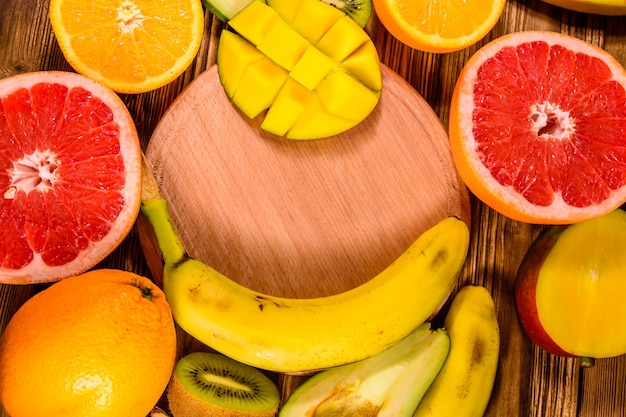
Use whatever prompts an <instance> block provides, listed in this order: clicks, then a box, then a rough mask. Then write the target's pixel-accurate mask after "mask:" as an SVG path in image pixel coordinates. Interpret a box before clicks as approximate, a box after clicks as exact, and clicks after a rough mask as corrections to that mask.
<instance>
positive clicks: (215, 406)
mask: <svg viewBox="0 0 626 417" xmlns="http://www.w3.org/2000/svg"><path fill="white" fill-rule="evenodd" d="M167 398H168V402H169V406H170V411H171V413H172V415H173V416H174V417H195V416H210V415H215V416H218V415H219V416H249V417H252V416H259V417H260V416H268V417H269V416H274V415H275V414H276V411H277V409H278V403H279V400H280V394H279V392H278V388H277V387H276V385H275V384H274V382H272V380H271V379H269V378H268V377H267V376H266V375H265V374H263V373H262V372H261V371H260V370H258V369H256V368H253V367H251V366H248V365H245V364H243V363H240V362H237V361H235V360H233V359H230V358H228V357H226V356H224V355H222V354H219V353H211V352H194V353H190V354H188V355H186V356H184V357H182V358H181V359H180V360H179V361H178V362H177V363H176V366H175V368H174V373H173V375H172V380H171V382H170V385H169V387H168V392H167Z"/></svg>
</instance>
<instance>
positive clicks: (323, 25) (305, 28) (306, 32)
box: [291, 0, 345, 44]
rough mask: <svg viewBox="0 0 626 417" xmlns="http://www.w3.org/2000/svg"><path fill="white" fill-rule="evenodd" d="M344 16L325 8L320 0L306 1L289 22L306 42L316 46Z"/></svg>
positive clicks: (335, 9)
mask: <svg viewBox="0 0 626 417" xmlns="http://www.w3.org/2000/svg"><path fill="white" fill-rule="evenodd" d="M344 16H345V13H343V12H342V11H341V10H339V9H337V8H335V7H327V5H326V4H324V3H323V2H321V1H320V0H306V1H304V2H303V4H302V7H300V10H299V11H298V13H297V14H296V16H295V17H294V19H293V21H292V22H291V26H292V27H293V29H294V30H295V31H297V32H299V33H300V34H301V35H302V36H304V38H305V39H306V40H308V41H309V42H311V43H312V44H316V43H317V42H318V41H319V40H320V39H321V37H322V36H324V34H325V33H326V32H328V30H329V29H330V28H331V27H332V26H333V25H334V24H335V23H336V22H337V21H338V20H339V19H341V18H342V17H344Z"/></svg>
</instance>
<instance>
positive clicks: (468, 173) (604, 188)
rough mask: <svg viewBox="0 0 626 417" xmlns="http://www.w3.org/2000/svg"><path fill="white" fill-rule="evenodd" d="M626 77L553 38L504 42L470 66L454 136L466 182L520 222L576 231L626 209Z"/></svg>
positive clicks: (585, 49) (595, 53)
mask: <svg viewBox="0 0 626 417" xmlns="http://www.w3.org/2000/svg"><path fill="white" fill-rule="evenodd" d="M625 125H626V71H625V70H624V68H623V67H622V66H621V65H620V64H619V63H617V61H616V60H615V59H614V58H612V57H611V56H610V55H609V54H608V53H606V52H604V51H601V50H599V49H598V48H596V47H593V46H592V45H590V44H588V43H586V42H584V41H582V40H578V39H575V38H571V37H567V36H565V35H560V34H556V33H552V32H548V33H540V34H539V35H538V34H537V33H534V32H530V33H529V32H522V33H519V34H512V35H507V36H504V37H502V38H500V39H497V40H496V41H492V42H491V44H489V45H487V46H486V47H484V48H482V49H481V50H479V52H477V53H476V54H475V55H474V56H473V57H472V58H471V59H470V61H468V64H467V65H466V67H465V68H464V70H463V71H462V73H461V75H460V77H459V81H458V82H457V86H456V88H455V92H454V94H453V99H452V106H451V118H450V136H451V143H452V148H453V156H455V162H456V164H457V168H458V169H459V171H460V174H461V176H462V177H463V178H464V180H465V182H466V184H467V185H468V187H469V188H470V190H472V191H473V192H474V193H475V194H476V195H477V196H478V197H479V198H481V199H482V200H483V201H484V202H486V203H487V204H488V205H490V206H492V208H494V209H496V210H498V211H500V212H502V213H504V214H506V215H508V216H509V217H512V218H514V219H517V220H522V221H527V222H533V223H570V222H575V221H580V220H582V219H584V218H590V217H596V216H597V215H599V214H601V213H603V212H606V211H607V210H610V209H612V208H616V207H619V206H620V205H621V204H622V203H623V202H624V201H626V159H625V156H626V130H624V126H625Z"/></svg>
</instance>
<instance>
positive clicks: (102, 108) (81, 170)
mask: <svg viewBox="0 0 626 417" xmlns="http://www.w3.org/2000/svg"><path fill="white" fill-rule="evenodd" d="M140 193H141V148H140V144H139V139H138V137H137V131H136V129H135V125H134V123H133V120H132V117H131V115H130V114H129V112H128V110H127V108H126V106H125V105H124V103H123V102H122V101H121V99H120V98H119V97H118V96H117V95H116V94H115V93H114V92H113V91H112V90H110V89H109V88H107V87H104V86H103V85H101V84H99V83H97V82H94V81H92V80H91V79H89V78H87V77H85V76H82V75H78V74H75V73H70V72H60V71H59V72H56V71H50V72H33V73H26V74H20V75H16V76H12V77H9V78H5V79H3V80H0V196H1V197H2V202H1V205H0V282H2V283H10V284H27V283H34V282H47V281H57V280H59V279H62V278H65V277H68V276H71V275H77V274H79V273H82V272H84V271H86V270H87V269H89V268H91V267H93V266H95V265H96V264H97V263H98V262H100V261H101V260H102V259H104V258H105V257H106V256H107V255H108V254H110V253H111V252H112V251H113V249H115V248H116V247H117V246H118V245H119V244H120V243H121V241H122V240H123V239H124V238H125V237H126V235H127V234H128V232H129V231H130V229H131V228H132V226H133V224H134V221H135V219H136V217H137V214H138V211H139V203H140Z"/></svg>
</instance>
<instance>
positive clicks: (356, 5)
mask: <svg viewBox="0 0 626 417" xmlns="http://www.w3.org/2000/svg"><path fill="white" fill-rule="evenodd" d="M321 1H323V2H324V3H328V4H330V5H331V6H334V7H336V8H338V9H339V10H341V11H342V12H344V13H345V14H347V15H348V16H350V17H351V18H352V20H354V21H355V22H356V23H357V24H358V25H359V26H361V27H365V25H366V24H367V22H368V21H369V20H370V16H371V15H372V10H373V8H372V0H321Z"/></svg>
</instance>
